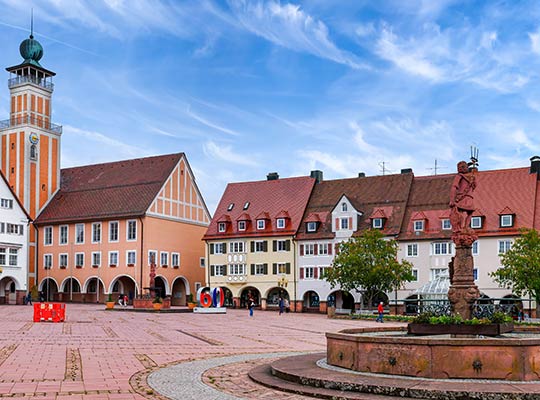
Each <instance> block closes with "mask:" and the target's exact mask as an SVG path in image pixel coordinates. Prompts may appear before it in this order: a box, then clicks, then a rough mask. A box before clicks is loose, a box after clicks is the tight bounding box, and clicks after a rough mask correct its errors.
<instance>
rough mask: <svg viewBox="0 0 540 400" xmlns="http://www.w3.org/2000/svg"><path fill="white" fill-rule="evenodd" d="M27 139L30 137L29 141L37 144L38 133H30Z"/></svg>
mask: <svg viewBox="0 0 540 400" xmlns="http://www.w3.org/2000/svg"><path fill="white" fill-rule="evenodd" d="M29 139H30V143H32V144H37V142H39V138H38V135H37V133H34V132H32V133H31V134H30V136H29Z"/></svg>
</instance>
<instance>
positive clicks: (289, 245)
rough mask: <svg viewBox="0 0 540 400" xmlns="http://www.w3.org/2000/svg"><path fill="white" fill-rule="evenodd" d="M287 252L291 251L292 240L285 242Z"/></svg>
mask: <svg viewBox="0 0 540 400" xmlns="http://www.w3.org/2000/svg"><path fill="white" fill-rule="evenodd" d="M285 250H287V251H291V241H290V240H286V241H285Z"/></svg>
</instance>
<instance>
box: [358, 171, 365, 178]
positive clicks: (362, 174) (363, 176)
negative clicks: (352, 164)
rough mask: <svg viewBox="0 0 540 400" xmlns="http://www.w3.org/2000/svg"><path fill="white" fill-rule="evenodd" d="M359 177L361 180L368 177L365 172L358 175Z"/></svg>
mask: <svg viewBox="0 0 540 400" xmlns="http://www.w3.org/2000/svg"><path fill="white" fill-rule="evenodd" d="M358 177H359V178H365V177H366V173H365V172H359V173H358Z"/></svg>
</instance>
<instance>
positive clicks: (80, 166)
mask: <svg viewBox="0 0 540 400" xmlns="http://www.w3.org/2000/svg"><path fill="white" fill-rule="evenodd" d="M182 155H184V153H183V152H179V153H171V154H163V155H157V156H146V157H139V158H128V159H125V160H117V161H108V162H102V163H97V164H87V165H79V166H77V167H68V168H62V169H61V170H60V171H61V172H63V171H68V170H75V169H85V168H92V167H94V168H95V167H99V166H101V165H107V166H110V165H113V164H121V163H126V162H133V161H141V160H149V159H151V158H156V159H158V158H167V157H171V156H179V157H181V156H182Z"/></svg>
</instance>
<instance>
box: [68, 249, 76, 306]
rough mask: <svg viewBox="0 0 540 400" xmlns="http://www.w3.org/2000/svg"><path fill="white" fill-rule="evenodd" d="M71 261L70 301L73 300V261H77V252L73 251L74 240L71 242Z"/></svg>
mask: <svg viewBox="0 0 540 400" xmlns="http://www.w3.org/2000/svg"><path fill="white" fill-rule="evenodd" d="M70 247H71V251H70V253H71V257H72V258H71V260H72V261H71V263H69V275H70V277H69V301H70V302H73V263H74V262H75V254H74V253H73V242H71V246H70Z"/></svg>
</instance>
